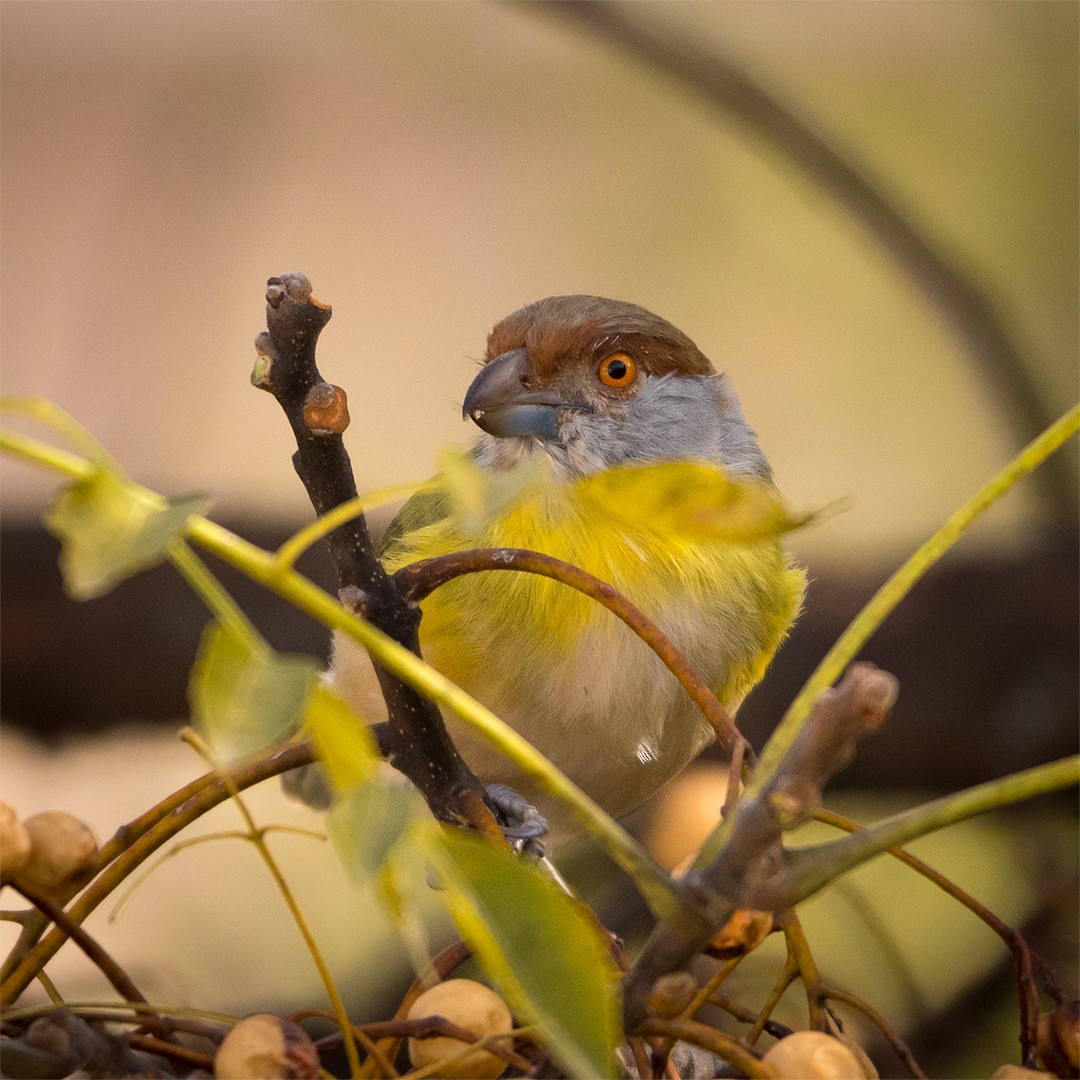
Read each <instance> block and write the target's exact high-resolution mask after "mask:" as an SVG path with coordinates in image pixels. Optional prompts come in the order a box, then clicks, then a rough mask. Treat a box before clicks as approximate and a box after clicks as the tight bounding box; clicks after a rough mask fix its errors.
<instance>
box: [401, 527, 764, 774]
mask: <svg viewBox="0 0 1080 1080" xmlns="http://www.w3.org/2000/svg"><path fill="white" fill-rule="evenodd" d="M489 570H491V571H495V570H516V571H520V572H522V573H526V574H538V575H540V576H541V577H547V578H551V579H553V580H554V581H559V582H562V584H564V585H568V586H569V587H570V588H572V589H577V591H578V592H580V593H583V594H584V595H585V596H588V597H589V598H590V599H592V600H595V601H596V602H597V603H598V604H601V605H603V606H604V607H605V608H607V609H608V611H610V612H612V613H613V614H614V615H616V616H617V617H618V618H620V619H621V620H622V621H623V622H624V623H625V624H626V625H627V626H628V627H630V629H631V630H633V631H634V633H635V634H637V636H638V637H639V638H641V640H642V641H644V642H645V644H646V645H648V646H649V648H650V649H652V650H653V652H655V653H656V655H657V656H658V657H659V658H660V659H661V660H662V661H663V663H664V665H665V666H666V667H667V669H668V670H669V671H670V672H671V673H672V674H673V675H674V676H675V678H676V679H678V680H679V682H680V684H681V685H682V687H683V688H684V689H685V690H686V692H687V694H689V695H690V698H691V700H692V701H693V702H694V703H695V704H696V705H697V706H698V708H699V709H701V711H702V713H703V714H704V715H705V718H706V719H707V720H708V721H709V724H710V725H711V726H712V729H713V731H714V732H715V733H716V740H717V742H718V743H719V744H720V746H721V748H722V749H723V750H724V752H725V753H726V754H728V755H729V756H731V755H733V754H734V752H735V748H736V746H738V745H739V744H742V746H743V753H744V755H745V758H747V759H749V762H748V763H752V761H753V751H752V750H751V749H750V747H749V744H747V743H746V740H745V739H743V737H742V734H741V733H740V732H739V729H738V728H737V727H736V726H735V722H734V721H733V720H732V719H731V714H730V713H728V711H727V710H726V709H725V708H724V706H723V705H721V703H720V701H719V700H718V699H717V697H716V695H715V694H714V693H713V692H712V691H711V690H710V689H709V687H708V686H707V685H706V683H705V682H704V681H703V680H702V679H701V678H700V677H699V676H698V675H696V674H695V673H694V671H693V669H692V668H691V667H690V664H689V663H688V662H687V660H686V658H685V657H684V656H683V655H682V653H680V652H679V650H678V649H677V648H676V647H675V645H674V643H673V642H672V641H671V639H670V638H669V637H668V636H667V635H666V634H665V633H664V632H663V631H662V630H661V629H660V628H659V627H658V626H657V625H656V624H655V623H654V622H653V621H652V620H651V619H650V618H649V617H648V616H647V615H646V614H645V613H644V612H643V611H642V610H641V609H640V608H639V607H638V606H637V605H636V604H633V603H632V602H631V601H630V600H628V599H627V598H626V597H625V596H623V595H622V594H621V593H620V592H618V591H617V590H615V589H614V588H612V586H610V585H609V584H607V582H605V581H601V580H600V578H598V577H596V576H595V575H594V574H590V573H589V572H588V571H586V570H582V569H581V568H580V567H577V566H574V565H573V564H572V563H568V562H564V561H563V560H562V559H556V558H554V557H553V556H551V555H543V554H541V553H540V552H537V551H528V550H526V549H524V548H477V549H475V550H473V551H460V552H454V553H453V554H451V555H442V556H439V557H437V558H433V559H420V560H418V561H417V562H414V563H410V564H409V565H408V566H404V567H402V568H401V569H400V570H398V571H397V573H396V574H394V581H395V583H396V584H397V585H398V587H399V588H400V589H401V592H402V595H403V596H405V597H406V598H408V599H409V600H411V601H413V602H414V603H420V601H421V600H423V599H424V598H425V597H427V596H429V595H430V594H431V593H432V592H433V591H434V590H435V589H437V588H439V586H441V585H445V584H446V583H447V582H448V581H452V580H454V579H455V578H458V577H461V576H463V575H465V574H477V573H482V572H484V571H489Z"/></svg>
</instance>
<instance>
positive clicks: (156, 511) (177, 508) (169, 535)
mask: <svg viewBox="0 0 1080 1080" xmlns="http://www.w3.org/2000/svg"><path fill="white" fill-rule="evenodd" d="M207 502H208V500H207V499H206V497H205V496H203V495H188V496H185V497H183V498H180V499H175V500H172V501H168V502H167V501H165V500H161V501H160V503H157V502H156V501H155V500H151V499H148V498H147V497H146V494H145V492H144V491H143V490H142V489H141V488H139V487H137V486H136V485H134V484H132V483H130V482H129V481H127V480H124V479H123V478H121V477H119V476H117V475H116V474H115V473H112V472H109V471H106V470H103V469H99V470H98V471H97V472H95V473H94V474H93V475H92V476H90V477H89V478H88V479H86V480H80V481H77V482H76V483H74V484H72V485H71V486H70V487H68V488H67V489H66V490H65V491H64V492H63V493H62V494H61V495H60V498H59V499H58V500H57V501H56V504H55V505H54V506H53V508H52V510H51V511H50V512H49V514H48V515H47V516H46V518H45V525H46V526H47V528H48V529H49V531H50V532H52V533H53V534H54V535H55V536H57V537H58V538H59V540H60V542H61V544H62V545H63V548H62V550H61V552H60V569H61V571H62V572H63V575H64V584H65V586H66V587H67V591H68V593H69V594H70V595H71V596H72V597H73V598H74V599H76V600H90V599H92V598H93V597H95V596H101V595H102V594H103V593H106V592H108V591H109V590H110V589H111V588H112V587H113V586H114V585H116V583H117V582H119V581H122V580H123V579H124V578H126V577H130V576H131V575H132V574H135V573H137V572H138V571H140V570H145V569H147V568H148V567H150V566H154V565H155V564H157V563H159V562H161V561H162V560H163V559H164V558H165V554H166V549H167V548H168V546H169V543H170V542H171V541H172V540H173V539H174V538H175V537H176V536H178V535H180V534H181V533H182V532H183V531H184V527H185V525H186V524H187V520H188V518H189V517H191V515H192V514H198V513H200V512H201V511H202V510H203V509H204V508H205V506H206V504H207Z"/></svg>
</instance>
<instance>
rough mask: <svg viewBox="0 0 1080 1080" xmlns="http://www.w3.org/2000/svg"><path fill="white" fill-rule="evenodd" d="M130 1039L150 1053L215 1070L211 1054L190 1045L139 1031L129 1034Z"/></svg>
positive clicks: (206, 1069)
mask: <svg viewBox="0 0 1080 1080" xmlns="http://www.w3.org/2000/svg"><path fill="white" fill-rule="evenodd" d="M128 1041H129V1042H130V1043H131V1045H132V1046H134V1047H135V1048H136V1049H139V1050H144V1051H146V1053H148V1054H157V1055H159V1056H160V1057H165V1058H171V1059H172V1060H173V1061H182V1062H183V1063H184V1064H185V1065H188V1066H193V1067H194V1068H196V1069H202V1070H205V1071H206V1072H207V1073H213V1071H214V1059H213V1057H212V1056H211V1055H210V1054H203V1053H200V1052H199V1051H198V1050H192V1049H191V1047H190V1046H181V1045H180V1044H179V1043H174V1042H169V1041H168V1040H166V1039H159V1038H158V1037H157V1036H155V1035H140V1034H138V1032H136V1033H134V1034H132V1035H129V1036H128Z"/></svg>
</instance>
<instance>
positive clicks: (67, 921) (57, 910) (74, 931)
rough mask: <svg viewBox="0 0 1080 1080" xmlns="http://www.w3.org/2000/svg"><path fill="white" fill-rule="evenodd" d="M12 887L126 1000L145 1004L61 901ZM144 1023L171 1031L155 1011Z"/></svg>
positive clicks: (33, 891) (129, 979)
mask: <svg viewBox="0 0 1080 1080" xmlns="http://www.w3.org/2000/svg"><path fill="white" fill-rule="evenodd" d="M13 887H14V888H15V889H16V890H17V891H18V892H20V893H22V895H23V896H24V897H26V899H27V900H29V901H30V903H31V904H33V905H34V907H36V908H37V909H38V910H39V911H40V912H41V913H42V914H43V915H44V916H45V917H46V918H47V919H48V920H49V921H50V922H52V923H55V924H56V926H57V928H58V929H59V930H61V931H62V932H63V933H64V934H66V935H67V936H68V937H69V938H71V940H72V941H74V942H75V944H76V945H78V947H79V948H80V949H82V951H83V952H84V953H85V954H86V956H87V957H88V958H89V959H90V961H91V962H92V963H93V964H94V966H95V967H97V969H98V970H99V971H100V972H101V973H102V975H104V976H105V978H106V979H108V980H109V982H110V984H111V985H112V987H113V989H114V990H115V991H116V992H117V993H118V994H119V995H120V996H121V997H122V998H123V999H124V1000H125V1001H137V1002H139V1003H140V1004H143V1005H146V1004H148V1002H147V1000H146V998H145V997H144V996H143V995H142V993H141V992H140V990H139V988H138V987H137V986H136V985H135V983H134V982H132V980H131V977H130V976H129V975H128V973H127V972H126V971H125V970H124V969H123V968H122V967H121V966H120V965H119V964H118V963H117V962H116V961H115V960H114V959H113V958H112V957H111V956H110V955H109V954H108V953H107V952H106V951H105V949H104V948H103V947H102V946H101V945H100V944H99V943H98V942H97V941H96V940H95V939H94V938H92V937H91V936H90V935H89V934H88V933H87V932H86V931H85V930H84V929H83V928H82V927H81V926H80V925H79V924H78V923H77V922H75V921H74V920H73V919H72V918H71V917H70V916H69V915H68V914H67V912H66V911H64V909H63V907H62V906H61V905H60V904H58V903H56V901H55V900H53V899H51V898H50V897H48V896H45V895H43V894H42V893H39V892H37V891H35V890H34V889H31V888H28V887H27V886H25V885H22V884H20V883H18V882H14V883H13ZM145 1022H146V1024H147V1026H148V1027H151V1028H153V1029H154V1030H155V1031H156V1032H157V1033H158V1034H161V1035H165V1034H168V1033H169V1031H170V1028H169V1025H168V1024H167V1023H166V1022H165V1021H164V1020H163V1019H162V1018H161V1017H160V1016H159V1015H158V1014H157V1013H150V1014H149V1016H148V1018H147V1020H146V1021H145Z"/></svg>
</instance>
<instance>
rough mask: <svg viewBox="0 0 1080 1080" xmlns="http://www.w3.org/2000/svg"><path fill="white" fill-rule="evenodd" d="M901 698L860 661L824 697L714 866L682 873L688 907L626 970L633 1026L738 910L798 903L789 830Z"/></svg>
mask: <svg viewBox="0 0 1080 1080" xmlns="http://www.w3.org/2000/svg"><path fill="white" fill-rule="evenodd" d="M895 697H896V680H895V679H894V678H893V676H891V675H889V674H888V673H887V672H884V671H880V670H879V669H878V668H876V667H874V665H873V664H866V663H860V664H852V665H851V667H850V668H849V669H848V671H847V674H846V675H845V676H844V678H843V679H842V680H841V682H840V684H839V685H838V686H837V687H836V688H835V689H833V690H828V691H826V692H825V693H824V694H822V695H821V697H820V698H819V699H818V700H817V701H816V702H815V704H814V707H813V710H812V712H811V715H810V717H809V719H808V721H807V723H806V725H805V726H804V727H803V729H802V730H801V731H800V733H799V735H798V737H797V738H796V739H795V741H794V743H793V744H792V746H791V748H790V749H789V751H788V753H787V754H786V755H785V757H784V758H783V760H782V761H781V763H780V766H779V768H778V769H777V770H776V772H775V773H774V775H773V776H772V778H771V779H770V780H769V781H768V782H766V783H765V784H764V786H763V787H762V788H761V789H760V790H758V791H757V792H756V793H755V794H754V795H753V796H745V797H744V798H743V799H742V800H741V801H740V802H739V803H737V804H736V806H735V808H734V811H733V814H732V817H731V831H730V834H729V836H728V839H727V843H726V844H725V845H724V846H723V847H722V848H721V849H720V851H719V853H718V855H717V856H716V857H715V858H714V860H713V861H712V862H711V863H710V864H709V865H708V866H706V867H705V868H704V869H703V870H701V871H700V872H692V873H691V874H688V875H687V877H686V878H684V879H683V881H682V883H681V884H682V886H683V897H684V904H683V906H682V908H681V909H680V910H679V911H677V912H676V913H675V914H673V915H672V916H670V917H668V918H665V919H661V920H660V922H658V923H657V925H656V927H655V928H654V929H653V932H652V934H651V935H650V937H649V940H648V941H647V942H646V944H645V947H644V949H643V950H642V952H641V953H640V955H639V956H638V958H637V961H636V962H635V964H634V967H633V968H632V969H631V970H630V972H629V973H628V974H627V976H626V979H625V980H624V986H623V990H624V1013H625V1022H626V1027H627V1030H632V1029H633V1028H634V1027H636V1025H637V1024H638V1023H639V1022H640V1021H641V1019H642V1018H643V1017H644V1015H645V1001H646V997H647V995H648V991H649V988H650V987H651V986H652V985H653V983H654V982H655V981H656V980H657V979H658V978H659V977H660V976H661V975H663V974H665V973H666V972H669V971H676V970H678V969H680V968H681V967H683V966H684V965H685V964H686V963H687V961H689V959H690V958H691V957H692V956H693V955H694V954H695V953H697V952H699V951H700V950H701V949H702V948H703V947H704V946H705V944H706V943H707V942H708V941H709V939H710V938H711V937H712V935H713V934H714V933H716V931H717V930H719V929H720V927H721V926H722V925H723V924H724V923H725V922H727V920H728V919H729V918H730V917H731V914H732V912H733V911H734V910H735V909H736V908H739V907H743V908H752V909H755V910H761V911H776V910H780V909H783V908H787V907H790V906H791V905H792V903H793V902H794V901H792V900H790V899H789V896H790V894H791V888H792V882H791V880H790V877H789V868H788V860H787V859H786V858H785V853H784V848H783V844H782V838H783V834H784V832H785V831H786V830H788V829H791V828H794V826H795V825H797V824H799V823H801V822H802V821H806V820H807V819H809V818H810V817H812V816H813V814H814V813H815V812H816V810H817V809H818V806H819V805H820V800H821V792H822V789H823V788H824V786H825V784H826V783H827V782H828V780H829V779H830V778H831V777H832V776H833V774H834V773H836V772H838V771H839V770H840V769H841V768H843V767H844V765H846V764H847V763H848V762H849V761H850V760H851V757H852V755H853V754H854V747H855V743H856V742H857V741H858V739H859V738H861V737H862V736H863V735H865V734H866V733H867V732H870V731H874V730H876V729H877V727H879V726H880V725H881V724H882V723H883V722H884V720H885V717H886V716H887V715H888V711H889V709H890V708H891V707H892V703H893V701H894V700H895Z"/></svg>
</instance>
